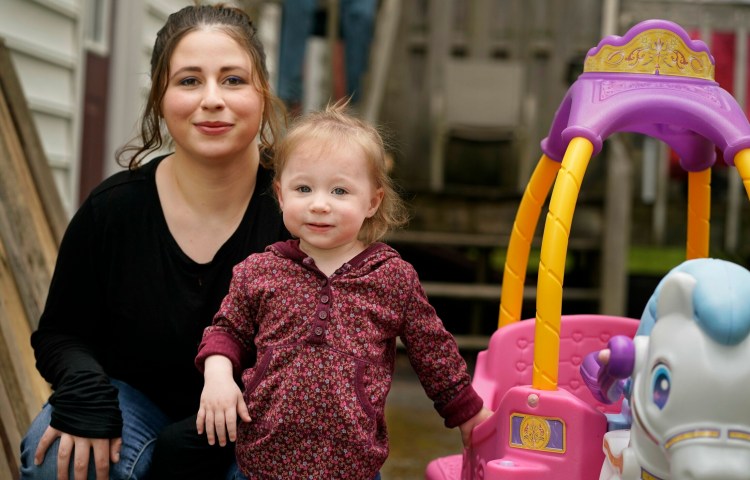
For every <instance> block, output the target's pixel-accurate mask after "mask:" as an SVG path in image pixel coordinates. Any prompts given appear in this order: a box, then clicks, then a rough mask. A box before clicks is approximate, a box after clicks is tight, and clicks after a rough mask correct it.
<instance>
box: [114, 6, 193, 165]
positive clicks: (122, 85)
mask: <svg viewBox="0 0 750 480" xmlns="http://www.w3.org/2000/svg"><path fill="white" fill-rule="evenodd" d="M192 4H193V2H192V0H129V1H115V2H114V10H115V12H114V13H115V26H114V42H113V46H112V49H113V50H112V63H111V66H110V68H111V72H110V89H109V91H110V106H109V111H108V117H107V125H108V126H107V130H108V133H107V139H106V151H107V158H106V159H105V164H104V171H105V174H111V173H114V172H115V171H117V170H118V169H120V168H121V167H120V166H119V165H117V163H116V162H115V152H116V151H117V149H118V148H120V147H121V146H122V145H124V144H125V143H126V142H128V141H129V140H130V139H132V138H133V136H134V135H135V134H136V133H137V127H138V121H139V119H140V116H141V113H142V111H143V107H144V105H145V102H146V98H147V96H148V90H149V87H150V84H151V79H150V76H149V70H150V62H151V49H152V47H153V45H154V39H155V38H156V33H157V32H158V31H159V29H160V28H161V27H162V25H163V24H164V22H165V21H166V20H167V17H168V16H169V14H170V13H172V12H175V11H177V10H179V9H180V8H182V7H185V6H187V5H192Z"/></svg>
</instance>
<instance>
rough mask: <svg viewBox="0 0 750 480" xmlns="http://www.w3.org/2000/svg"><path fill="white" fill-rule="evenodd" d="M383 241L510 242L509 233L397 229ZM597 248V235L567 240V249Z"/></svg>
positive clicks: (493, 244)
mask: <svg viewBox="0 0 750 480" xmlns="http://www.w3.org/2000/svg"><path fill="white" fill-rule="evenodd" d="M385 242H386V243H389V244H394V245H398V244H409V245H439V246H452V247H480V248H494V247H507V246H508V243H509V242H510V235H495V234H489V233H464V232H434V231H417V230H399V231H395V232H392V233H390V234H389V235H388V236H387V237H386V238H385ZM531 244H532V246H534V247H540V246H541V244H542V239H541V237H537V238H534V240H533V241H532V243H531ZM599 248H601V241H600V239H599V238H598V237H587V238H571V239H570V240H569V241H568V249H570V250H597V249H599Z"/></svg>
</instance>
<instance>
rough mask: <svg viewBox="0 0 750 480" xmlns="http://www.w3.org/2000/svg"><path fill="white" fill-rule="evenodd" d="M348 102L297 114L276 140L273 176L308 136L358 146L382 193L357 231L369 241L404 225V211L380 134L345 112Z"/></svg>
mask: <svg viewBox="0 0 750 480" xmlns="http://www.w3.org/2000/svg"><path fill="white" fill-rule="evenodd" d="M348 103H349V102H348V99H344V100H341V101H339V102H336V103H335V104H329V105H328V106H327V107H326V108H325V109H323V110H320V111H316V112H311V113H308V114H306V115H304V116H301V117H299V118H298V119H297V120H296V121H295V122H294V123H293V124H292V126H291V128H290V129H289V131H288V132H287V134H286V135H285V136H284V138H282V139H281V140H279V141H278V142H277V143H276V152H275V155H274V170H275V180H276V181H277V182H278V181H279V180H280V178H281V174H282V173H283V172H284V167H286V164H287V161H288V160H289V156H290V155H291V154H292V153H293V152H294V151H295V150H296V149H297V148H300V147H301V146H302V145H303V144H305V143H307V142H309V141H310V140H315V141H319V142H320V144H321V145H322V146H323V148H337V147H340V146H346V145H347V144H349V145H357V146H359V147H360V148H361V149H362V151H363V152H364V155H365V157H366V159H367V163H368V164H369V166H370V168H369V170H370V176H371V178H372V180H373V183H374V184H375V186H376V188H382V189H383V193H384V195H383V200H382V202H381V203H380V207H379V208H378V210H377V212H375V214H374V215H373V216H372V217H370V218H366V219H365V221H364V223H363V224H362V228H361V230H360V232H359V236H358V238H359V240H361V241H362V242H364V243H365V244H368V245H369V244H371V243H373V242H376V241H378V240H380V239H381V238H383V237H384V236H385V235H386V234H387V233H388V232H389V231H390V230H392V229H394V228H397V227H400V226H402V225H404V224H405V223H406V222H407V221H408V213H407V209H406V205H405V203H404V201H403V200H402V199H401V197H400V196H399V194H398V192H397V191H396V189H395V186H394V183H393V180H392V179H391V177H390V174H389V170H390V168H389V164H388V162H389V159H388V157H387V155H386V150H385V143H384V141H383V137H382V135H381V134H380V132H379V131H378V129H377V128H376V127H374V126H373V125H371V124H369V123H368V122H365V121H364V120H361V119H359V118H357V117H355V116H353V115H351V114H349V113H348V112H347V106H348Z"/></svg>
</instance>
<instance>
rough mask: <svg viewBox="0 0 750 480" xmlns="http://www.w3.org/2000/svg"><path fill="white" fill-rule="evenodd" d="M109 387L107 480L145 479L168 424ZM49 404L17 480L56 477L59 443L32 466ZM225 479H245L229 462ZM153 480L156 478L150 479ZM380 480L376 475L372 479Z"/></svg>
mask: <svg viewBox="0 0 750 480" xmlns="http://www.w3.org/2000/svg"><path fill="white" fill-rule="evenodd" d="M111 382H112V385H114V386H115V387H117V389H118V390H119V394H118V399H119V401H120V410H121V411H122V419H123V428H122V448H121V449H120V461H119V462H117V463H111V464H110V467H109V478H110V479H111V480H138V479H140V480H143V479H147V478H149V476H148V474H149V469H150V467H151V460H152V457H153V454H154V446H155V443H156V439H157V437H158V436H159V434H160V433H161V432H162V430H164V429H165V427H167V426H169V425H170V424H171V421H170V420H169V418H168V417H167V416H166V415H165V414H164V413H162V411H161V410H160V409H159V407H157V406H156V405H155V404H154V403H153V402H152V401H151V400H149V399H148V398H147V397H146V396H145V395H143V394H142V393H141V392H139V391H138V390H136V389H135V388H133V387H131V386H130V385H128V384H127V383H124V382H121V381H118V380H114V379H112V380H111ZM52 409H53V407H52V405H50V404H45V405H44V407H43V408H42V411H41V412H40V413H39V415H37V417H36V418H35V419H34V421H33V422H32V423H31V427H29V431H28V432H27V433H26V436H25V437H24V438H23V440H22V441H21V480H50V479H55V478H57V447H58V444H59V443H60V442H59V440H56V441H55V442H54V443H53V444H52V445H51V446H50V447H49V449H47V454H46V455H45V457H44V460H43V462H42V464H41V465H34V452H36V447H37V445H38V444H39V440H40V439H41V438H42V435H43V434H44V431H45V430H46V429H47V427H48V426H49V422H50V419H51V417H52ZM72 463H73V462H72V459H71V466H70V471H69V472H68V478H70V479H72V478H73V465H72ZM95 473H96V471H95V468H94V460H93V456H92V459H91V460H90V462H89V473H88V479H89V480H95V478H96V475H95ZM224 478H226V480H246V477H245V476H244V475H242V473H241V472H240V471H239V468H238V467H237V462H232V464H231V466H230V468H229V470H228V471H227V473H226V476H225V477H224ZM152 480H157V479H152ZM375 480H380V474H379V473H378V475H377V476H376V477H375Z"/></svg>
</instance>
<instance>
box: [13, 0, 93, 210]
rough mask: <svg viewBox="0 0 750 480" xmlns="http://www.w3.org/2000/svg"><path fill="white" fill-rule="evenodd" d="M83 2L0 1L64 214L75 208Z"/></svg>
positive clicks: (44, 0)
mask: <svg viewBox="0 0 750 480" xmlns="http://www.w3.org/2000/svg"><path fill="white" fill-rule="evenodd" d="M82 2H83V0H0V36H2V37H3V38H4V39H5V42H6V44H7V46H8V47H9V49H10V51H11V59H12V61H13V64H14V65H15V68H16V72H17V74H18V76H19V79H20V83H21V86H22V88H23V92H24V95H25V97H26V100H27V102H28V105H29V108H30V110H31V112H32V115H33V118H34V123H35V125H36V128H37V130H38V132H39V136H40V138H41V142H42V146H43V148H44V151H45V153H46V155H47V159H48V160H49V163H50V165H51V167H52V171H53V175H54V179H55V182H56V184H57V187H58V188H59V190H60V194H61V197H62V200H63V203H64V206H65V209H66V211H68V212H71V211H72V209H73V208H75V206H76V200H75V199H76V198H77V195H78V158H79V145H80V141H79V137H80V129H81V115H80V110H81V98H82V78H83V77H82V73H83V72H82V68H83V60H82V59H83V46H82V39H83V25H82V23H83V22H82V20H81V19H82V15H83V9H82Z"/></svg>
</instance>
